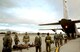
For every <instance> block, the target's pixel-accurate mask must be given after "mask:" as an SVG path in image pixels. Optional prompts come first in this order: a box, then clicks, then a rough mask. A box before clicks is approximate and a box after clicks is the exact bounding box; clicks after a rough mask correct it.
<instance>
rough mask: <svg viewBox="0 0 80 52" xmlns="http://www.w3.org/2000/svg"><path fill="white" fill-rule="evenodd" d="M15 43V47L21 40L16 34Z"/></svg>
mask: <svg viewBox="0 0 80 52" xmlns="http://www.w3.org/2000/svg"><path fill="white" fill-rule="evenodd" d="M14 42H15V45H17V44H18V42H19V38H18V35H17V33H15V37H14Z"/></svg>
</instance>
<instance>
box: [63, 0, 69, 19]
mask: <svg viewBox="0 0 80 52" xmlns="http://www.w3.org/2000/svg"><path fill="white" fill-rule="evenodd" d="M63 17H64V19H68V12H67V0H63Z"/></svg>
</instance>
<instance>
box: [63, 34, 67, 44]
mask: <svg viewBox="0 0 80 52" xmlns="http://www.w3.org/2000/svg"><path fill="white" fill-rule="evenodd" d="M67 38H68V37H67V35H65V36H64V43H67Z"/></svg>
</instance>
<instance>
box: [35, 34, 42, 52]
mask: <svg viewBox="0 0 80 52" xmlns="http://www.w3.org/2000/svg"><path fill="white" fill-rule="evenodd" d="M39 34H40V33H37V35H38V36H36V37H35V41H34V43H35V46H36V47H35V48H36V52H38V50H39V52H41V44H42V40H41V37H40V36H39Z"/></svg>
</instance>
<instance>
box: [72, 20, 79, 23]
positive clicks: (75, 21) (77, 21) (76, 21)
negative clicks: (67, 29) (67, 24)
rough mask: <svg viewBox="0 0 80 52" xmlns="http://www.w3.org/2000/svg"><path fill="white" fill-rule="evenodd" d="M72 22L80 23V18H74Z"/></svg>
mask: <svg viewBox="0 0 80 52" xmlns="http://www.w3.org/2000/svg"><path fill="white" fill-rule="evenodd" d="M72 22H74V23H80V20H74V21H72Z"/></svg>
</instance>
